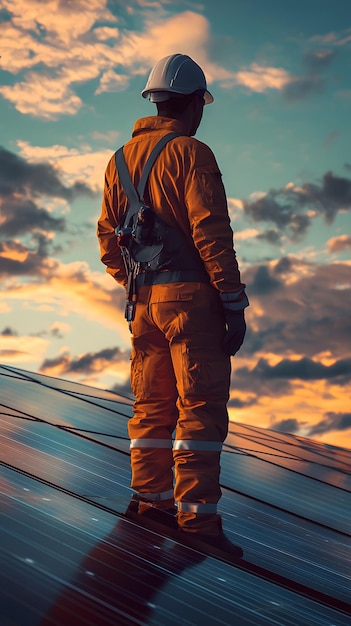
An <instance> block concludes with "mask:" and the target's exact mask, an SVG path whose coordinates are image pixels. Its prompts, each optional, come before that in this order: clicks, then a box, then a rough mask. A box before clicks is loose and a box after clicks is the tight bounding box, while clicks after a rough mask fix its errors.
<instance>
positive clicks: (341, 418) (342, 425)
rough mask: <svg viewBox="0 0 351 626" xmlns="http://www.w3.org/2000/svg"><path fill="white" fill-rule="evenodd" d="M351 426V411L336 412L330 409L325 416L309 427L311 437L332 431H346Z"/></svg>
mask: <svg viewBox="0 0 351 626" xmlns="http://www.w3.org/2000/svg"><path fill="white" fill-rule="evenodd" d="M349 428H351V413H334V412H333V411H330V412H328V413H326V414H325V418H324V419H322V420H321V421H320V422H318V423H317V424H315V425H314V426H312V428H310V429H309V433H308V434H309V437H314V436H316V435H323V434H324V433H329V432H331V431H335V430H337V431H345V430H348V429H349Z"/></svg>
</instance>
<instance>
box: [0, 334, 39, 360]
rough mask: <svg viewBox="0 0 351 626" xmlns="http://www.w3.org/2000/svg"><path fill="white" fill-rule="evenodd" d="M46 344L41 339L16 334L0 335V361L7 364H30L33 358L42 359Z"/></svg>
mask: <svg viewBox="0 0 351 626" xmlns="http://www.w3.org/2000/svg"><path fill="white" fill-rule="evenodd" d="M47 346H48V342H47V340H46V339H43V338H42V337H33V336H28V335H22V336H17V334H15V333H12V334H6V333H5V334H1V335H0V361H1V362H7V363H31V362H33V355H35V358H39V359H41V358H43V356H44V354H45V351H46V349H47Z"/></svg>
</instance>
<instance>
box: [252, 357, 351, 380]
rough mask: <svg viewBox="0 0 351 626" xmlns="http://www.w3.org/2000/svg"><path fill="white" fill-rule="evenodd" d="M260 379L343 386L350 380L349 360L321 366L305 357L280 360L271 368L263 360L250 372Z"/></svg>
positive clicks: (350, 363) (350, 360)
mask: <svg viewBox="0 0 351 626" xmlns="http://www.w3.org/2000/svg"><path fill="white" fill-rule="evenodd" d="M252 374H253V375H255V374H258V375H259V377H260V378H261V379H265V380H268V379H274V378H281V379H288V380H296V379H298V380H331V379H333V382H334V384H341V385H344V384H346V383H348V382H350V380H351V359H340V360H339V361H336V362H335V363H333V364H332V365H323V363H320V362H318V361H314V360H312V359H309V358H307V357H304V358H302V359H292V360H290V359H282V360H281V361H280V362H279V363H277V364H276V365H273V366H271V365H270V364H269V363H268V362H267V361H266V360H265V359H260V360H259V362H258V363H257V364H256V366H255V368H254V369H253V371H252Z"/></svg>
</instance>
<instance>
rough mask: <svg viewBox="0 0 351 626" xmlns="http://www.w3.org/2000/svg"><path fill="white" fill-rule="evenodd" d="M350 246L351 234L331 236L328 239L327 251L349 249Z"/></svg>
mask: <svg viewBox="0 0 351 626" xmlns="http://www.w3.org/2000/svg"><path fill="white" fill-rule="evenodd" d="M350 248H351V236H350V235H340V236H339V237H332V238H331V239H329V240H328V249H329V252H331V253H333V252H342V251H343V250H349V249H350Z"/></svg>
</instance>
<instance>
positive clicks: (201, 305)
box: [152, 284, 230, 534]
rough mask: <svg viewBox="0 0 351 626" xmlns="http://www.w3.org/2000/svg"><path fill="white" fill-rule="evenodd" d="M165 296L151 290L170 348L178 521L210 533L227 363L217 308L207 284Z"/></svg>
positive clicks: (214, 524) (214, 522)
mask: <svg viewBox="0 0 351 626" xmlns="http://www.w3.org/2000/svg"><path fill="white" fill-rule="evenodd" d="M165 292H166V293H165V294H163V292H162V288H161V287H160V288H159V289H156V288H154V296H153V297H154V304H153V307H152V317H153V319H154V321H155V322H156V324H157V326H158V327H159V328H162V329H163V330H164V333H165V336H166V338H167V340H168V341H169V343H170V350H171V358H172V363H173V369H174V373H175V377H176V382H177V390H178V400H177V407H178V413H179V415H178V421H177V427H176V439H175V442H174V452H173V454H174V461H175V499H176V501H177V503H178V510H179V512H178V522H179V525H180V526H181V527H182V528H183V529H186V530H188V531H192V530H193V531H200V532H203V533H212V532H213V533H214V534H215V533H217V532H219V521H220V520H219V517H218V515H217V502H218V500H219V499H220V496H221V490H220V484H219V474H220V452H221V449H222V443H223V441H224V439H225V438H226V435H227V430H228V413H227V406H226V405H227V401H228V398H229V385H230V358H229V357H228V356H226V355H225V354H224V352H223V350H222V347H221V346H222V341H223V335H224V317H223V309H222V306H221V303H220V301H219V297H218V293H216V292H215V290H214V289H213V288H212V287H210V286H209V285H205V284H202V285H199V284H197V285H188V286H184V285H183V286H182V299H180V298H179V300H177V292H176V287H174V288H173V290H172V288H171V287H169V288H168V289H167V290H165ZM187 293H188V294H189V297H188V300H186V297H187ZM167 294H168V297H169V300H170V301H169V302H167V301H166V298H167ZM172 296H173V300H172V301H171V297H172ZM162 297H164V299H165V301H164V302H160V300H161V298H162Z"/></svg>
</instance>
